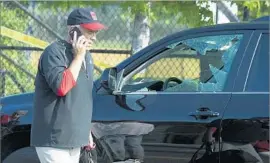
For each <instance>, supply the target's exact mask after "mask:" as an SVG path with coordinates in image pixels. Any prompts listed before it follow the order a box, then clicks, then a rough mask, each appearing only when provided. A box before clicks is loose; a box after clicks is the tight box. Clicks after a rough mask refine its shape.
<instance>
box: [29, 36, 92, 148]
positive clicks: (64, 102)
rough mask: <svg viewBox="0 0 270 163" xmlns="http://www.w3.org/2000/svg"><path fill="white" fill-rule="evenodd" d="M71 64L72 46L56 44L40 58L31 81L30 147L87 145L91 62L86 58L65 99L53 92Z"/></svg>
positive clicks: (90, 103)
mask: <svg viewBox="0 0 270 163" xmlns="http://www.w3.org/2000/svg"><path fill="white" fill-rule="evenodd" d="M72 60H73V53H72V45H71V44H69V43H67V42H66V41H56V42H54V43H52V44H51V45H49V46H48V47H47V48H46V49H45V50H44V52H43V54H42V55H41V57H40V61H39V67H38V72H37V75H36V79H35V94H34V105H33V107H34V109H33V123H32V129H31V146H37V147H58V148H75V147H82V146H85V145H87V144H88V142H89V134H90V128H91V119H92V105H93V104H92V87H93V62H92V57H91V55H90V54H89V53H87V54H86V57H85V61H86V62H85V63H86V65H85V66H84V65H83V64H82V67H81V70H80V73H79V76H78V78H77V81H76V85H75V86H74V87H73V88H72V89H71V90H70V91H69V92H68V93H67V94H66V95H65V96H59V95H58V94H57V90H58V88H59V85H60V83H61V81H62V78H63V72H64V71H65V70H66V69H67V68H68V67H69V65H70V64H71V62H72Z"/></svg>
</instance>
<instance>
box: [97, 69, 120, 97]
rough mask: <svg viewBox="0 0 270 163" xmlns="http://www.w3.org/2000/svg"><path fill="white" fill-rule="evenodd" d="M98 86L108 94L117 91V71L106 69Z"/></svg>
mask: <svg viewBox="0 0 270 163" xmlns="http://www.w3.org/2000/svg"><path fill="white" fill-rule="evenodd" d="M100 85H101V86H102V87H103V88H104V89H105V90H106V91H107V92H108V93H109V94H112V92H113V91H115V90H116V89H117V69H116V68H106V69H105V70H104V71H103V73H102V75H101V78H100Z"/></svg>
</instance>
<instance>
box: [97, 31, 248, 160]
mask: <svg viewBox="0 0 270 163" xmlns="http://www.w3.org/2000/svg"><path fill="white" fill-rule="evenodd" d="M251 34H252V31H222V32H209V33H197V34H194V35H190V36H188V37H183V38H181V37H180V38H177V39H176V40H172V41H171V42H170V44H165V45H164V47H166V50H162V51H161V52H158V53H156V54H152V57H151V58H150V59H149V60H148V61H146V62H144V63H141V64H140V65H137V68H136V69H134V70H132V71H130V73H128V74H127V75H126V76H121V74H120V77H121V80H120V81H119V83H118V85H119V91H118V92H115V95H107V96H102V98H101V97H99V96H98V97H97V98H96V99H95V108H100V110H99V109H96V110H95V111H94V114H93V115H94V116H95V117H98V118H96V119H95V121H96V122H100V121H103V122H104V121H106V124H113V123H115V122H119V121H121V122H122V123H121V124H123V125H124V126H125V124H128V123H130V122H132V125H131V127H130V128H129V130H130V132H128V131H127V130H128V129H126V132H127V133H126V134H127V135H129V134H130V135H136V134H138V135H143V141H142V142H143V143H142V145H143V147H144V160H145V162H148V161H151V162H169V161H171V162H173V161H174V162H183V163H185V162H189V161H190V159H191V157H192V155H193V154H194V153H195V152H196V150H198V148H199V147H200V145H201V144H202V136H203V134H204V132H205V130H206V126H205V125H206V124H208V123H209V122H211V121H213V120H215V119H220V118H222V115H223V112H224V110H225V108H226V106H227V105H228V103H229V102H230V98H231V93H230V92H231V90H232V89H233V85H234V82H233V81H234V79H235V77H236V74H237V70H238V67H239V65H240V64H239V63H240V61H241V60H242V58H243V54H244V52H245V50H246V47H247V45H248V42H249V39H250V36H251ZM164 47H159V48H164ZM157 51H158V50H157ZM123 71H125V70H123ZM120 73H121V72H120ZM105 103H106V104H105ZM104 107H105V108H107V109H106V112H105V108H104ZM102 111H103V112H102ZM108 115H109V116H108ZM149 125H152V127H151V126H149ZM127 126H128V125H127ZM104 128H106V127H104V126H103V129H104ZM123 128H125V127H123ZM123 128H122V130H123ZM126 128H128V127H126ZM118 129H119V126H118ZM119 130H121V128H120V129H119ZM119 130H118V131H117V132H114V131H112V130H110V132H111V134H110V135H113V134H112V133H114V134H115V135H116V134H121V132H120V131H119ZM139 133H142V134H139Z"/></svg>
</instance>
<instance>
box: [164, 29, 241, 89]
mask: <svg viewBox="0 0 270 163" xmlns="http://www.w3.org/2000/svg"><path fill="white" fill-rule="evenodd" d="M242 37H243V36H242V35H240V34H239V35H222V36H207V37H199V38H193V39H188V40H184V41H180V42H177V43H174V44H172V45H170V46H168V48H172V49H174V48H175V49H176V48H177V46H179V45H186V46H188V47H190V49H194V50H196V52H197V55H200V56H205V57H209V58H210V55H209V52H212V54H211V55H212V56H213V54H215V53H216V58H220V59H219V60H216V61H212V62H213V63H211V62H210V59H209V60H207V59H206V61H207V62H210V63H208V64H207V67H208V68H207V70H201V72H203V71H209V73H211V75H210V76H209V77H208V78H207V80H205V81H200V80H198V79H185V80H183V82H182V83H181V84H178V85H176V86H174V87H170V88H167V89H166V90H164V91H167V92H168V91H169V92H186V91H191V92H194V91H202V92H208V91H214V92H216V91H222V90H223V88H224V85H225V82H226V79H227V75H228V73H229V71H230V67H231V65H232V62H233V60H234V57H235V55H236V53H237V51H238V48H239V45H240V42H241V40H242ZM218 54H222V55H221V57H219V56H218ZM207 62H206V63H207ZM217 63H219V64H217ZM201 64H205V63H202V62H201ZM217 65H218V66H217ZM201 74H202V73H201Z"/></svg>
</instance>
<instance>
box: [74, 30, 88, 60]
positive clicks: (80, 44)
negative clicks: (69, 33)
mask: <svg viewBox="0 0 270 163" xmlns="http://www.w3.org/2000/svg"><path fill="white" fill-rule="evenodd" d="M87 44H88V42H87V40H86V38H85V37H84V36H83V35H79V37H77V31H74V34H73V39H72V46H73V49H74V55H75V58H77V57H79V58H80V59H84V57H85V54H86V49H87V48H86V47H87Z"/></svg>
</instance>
